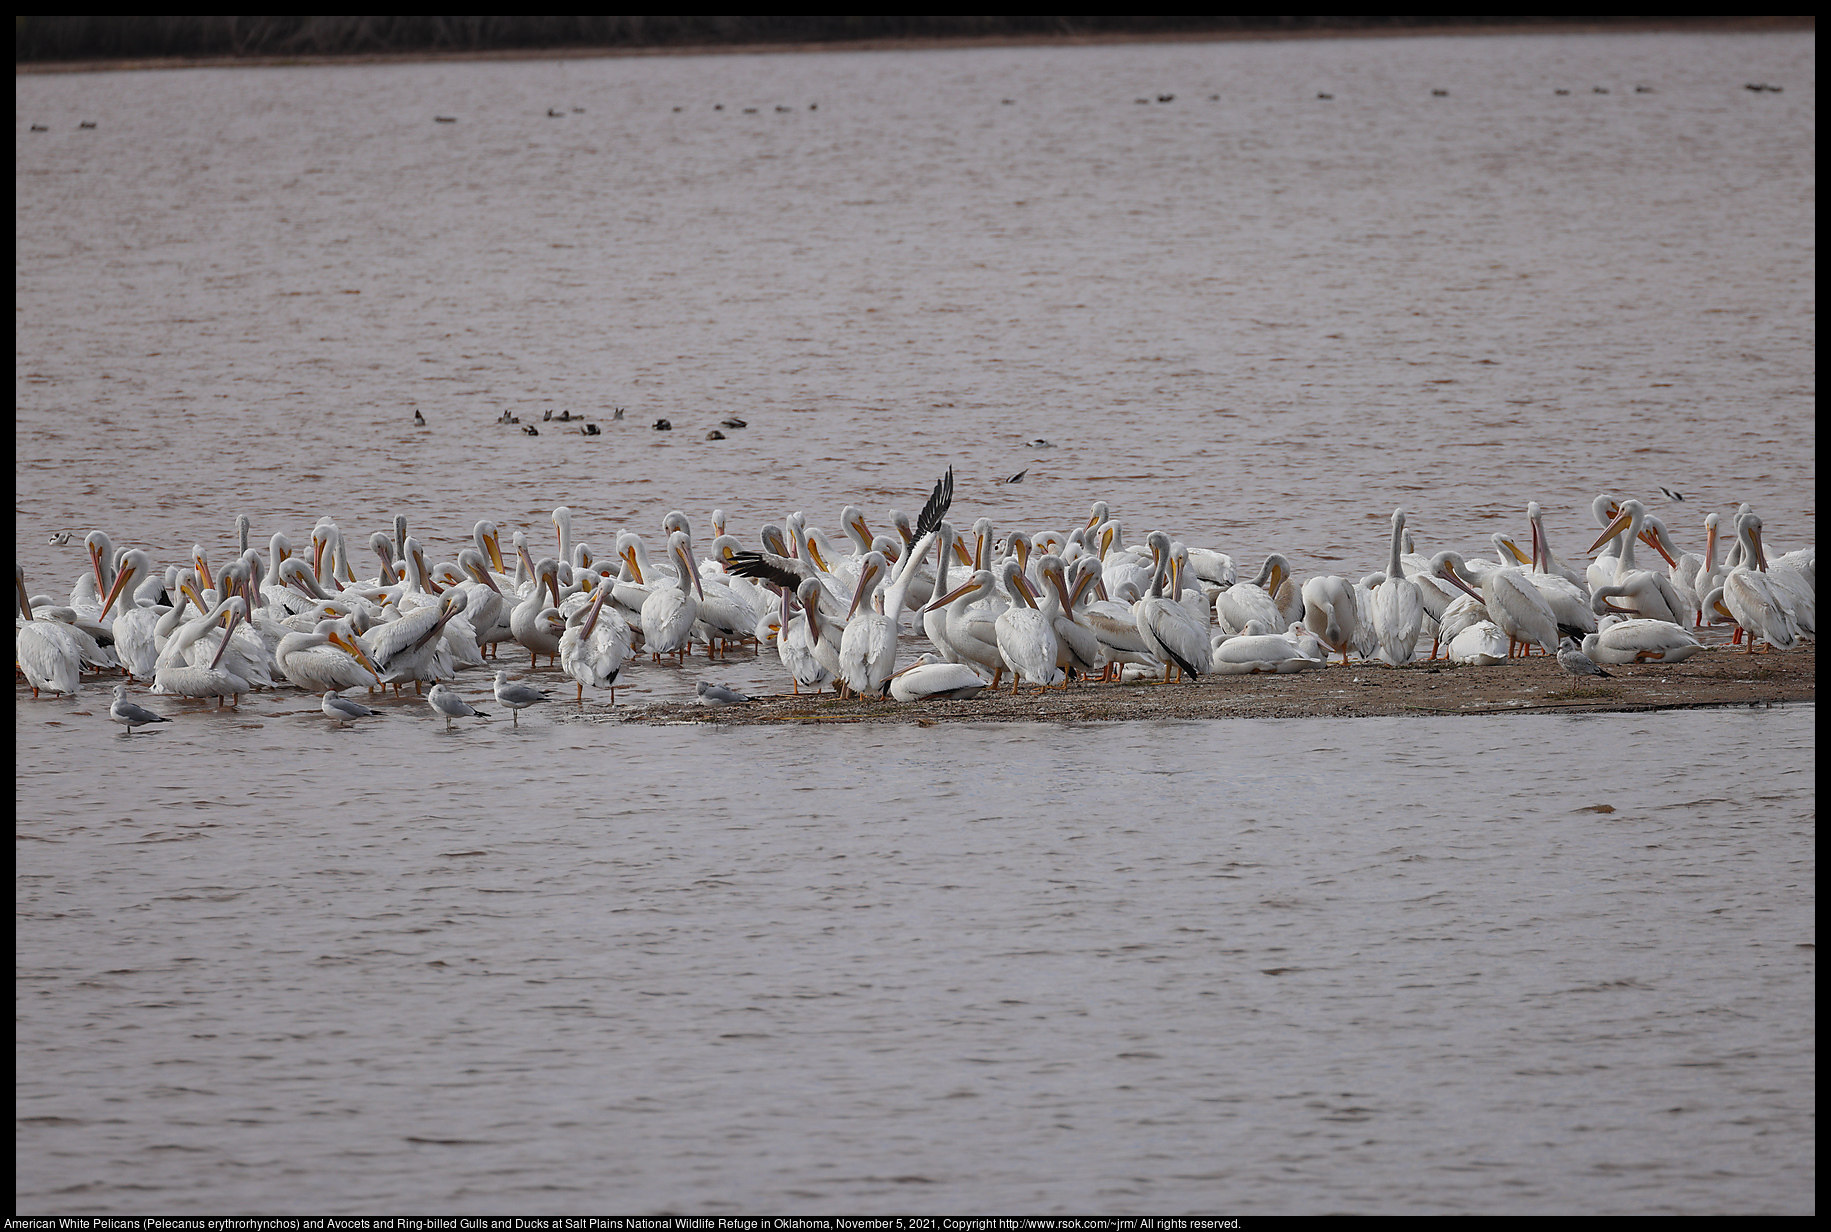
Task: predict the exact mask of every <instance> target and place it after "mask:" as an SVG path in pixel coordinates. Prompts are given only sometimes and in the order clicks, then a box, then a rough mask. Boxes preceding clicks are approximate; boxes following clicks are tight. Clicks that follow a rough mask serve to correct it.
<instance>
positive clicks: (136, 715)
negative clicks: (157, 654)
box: [108, 684, 171, 736]
mask: <svg viewBox="0 0 1831 1232" xmlns="http://www.w3.org/2000/svg"><path fill="white" fill-rule="evenodd" d="M108 717H109V718H110V719H112V720H113V721H115V722H116V723H119V724H120V725H121V726H122V727H125V728H126V729H127V734H128V735H130V736H131V735H133V734H134V728H136V727H145V726H146V725H147V724H148V723H170V722H171V720H170V719H168V718H166V717H165V716H164V715H162V714H159V713H158V712H156V711H152V710H148V709H147V708H146V707H145V706H139V705H135V704H134V703H133V702H130V701H128V700H127V686H126V685H124V684H117V685H116V686H115V687H114V703H113V704H112V705H110V706H109V707H108Z"/></svg>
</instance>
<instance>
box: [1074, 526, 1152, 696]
mask: <svg viewBox="0 0 1831 1232" xmlns="http://www.w3.org/2000/svg"><path fill="white" fill-rule="evenodd" d="M1090 564H1091V566H1092V577H1091V578H1090V579H1089V581H1091V583H1092V585H1093V588H1094V594H1095V595H1097V596H1098V597H1097V598H1094V599H1089V600H1088V601H1087V602H1085V603H1084V604H1082V605H1081V609H1080V615H1081V619H1082V620H1084V621H1086V623H1087V627H1088V628H1089V629H1092V630H1093V634H1094V636H1095V637H1097V638H1099V639H1100V654H1101V657H1102V658H1104V659H1105V660H1106V670H1105V671H1103V672H1101V673H1100V679H1101V681H1103V682H1106V681H1110V680H1112V679H1113V678H1114V676H1115V675H1116V674H1118V673H1120V672H1122V671H1123V670H1124V669H1125V667H1127V666H1135V667H1139V668H1145V669H1148V670H1149V673H1150V674H1151V675H1155V674H1156V673H1157V672H1158V670H1159V669H1161V668H1162V666H1163V665H1162V664H1161V663H1159V662H1158V661H1157V660H1156V659H1155V658H1153V657H1152V655H1151V652H1150V649H1149V648H1148V646H1147V645H1146V643H1145V640H1144V634H1142V633H1140V632H1139V631H1138V618H1137V616H1136V614H1135V613H1134V611H1133V609H1134V608H1136V607H1137V604H1138V600H1139V598H1140V597H1141V596H1140V595H1139V592H1138V590H1137V588H1136V587H1134V586H1133V585H1132V584H1131V583H1130V582H1127V583H1125V585H1124V587H1123V588H1122V589H1120V590H1119V591H1117V592H1115V593H1114V594H1113V595H1112V597H1111V598H1108V597H1107V595H1106V589H1105V587H1106V579H1105V576H1104V574H1103V573H1102V572H1101V570H1100V568H1099V561H1098V559H1097V558H1095V557H1087V558H1086V559H1085V560H1084V561H1083V562H1082V566H1081V567H1082V568H1088V567H1089V565H1090Z"/></svg>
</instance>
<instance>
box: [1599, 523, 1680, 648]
mask: <svg viewBox="0 0 1831 1232" xmlns="http://www.w3.org/2000/svg"><path fill="white" fill-rule="evenodd" d="M1646 516H1647V511H1646V506H1644V505H1642V504H1641V503H1640V502H1639V501H1637V500H1627V501H1623V502H1622V503H1621V512H1620V513H1619V514H1618V515H1616V517H1615V520H1614V521H1612V522H1610V523H1609V524H1608V526H1607V527H1605V528H1604V529H1603V531H1602V534H1601V536H1600V537H1599V538H1597V540H1596V541H1595V542H1594V543H1592V544H1590V547H1589V550H1590V551H1592V552H1593V551H1595V550H1596V549H1597V548H1599V547H1601V546H1602V545H1603V544H1605V543H1607V542H1609V541H1610V540H1611V539H1614V538H1616V537H1617V536H1620V537H1621V559H1620V561H1619V562H1618V563H1617V564H1616V566H1615V576H1614V578H1613V579H1612V580H1611V581H1610V582H1608V583H1607V584H1605V585H1603V586H1591V587H1590V598H1591V600H1592V602H1593V601H1594V600H1595V599H1596V598H1598V597H1599V592H1602V591H1606V592H1607V595H1606V597H1609V598H1615V597H1619V598H1622V599H1624V600H1625V602H1624V603H1621V604H1613V603H1611V604H1610V605H1609V607H1610V609H1611V610H1613V611H1618V612H1625V613H1630V614H1635V615H1640V616H1644V617H1646V618H1647V619H1649V620H1665V621H1670V622H1672V623H1673V624H1677V623H1678V622H1679V621H1681V620H1683V619H1685V617H1686V615H1687V614H1688V612H1689V609H1688V607H1687V606H1686V604H1685V601H1684V600H1683V599H1681V598H1679V596H1678V592H1677V591H1676V590H1674V589H1673V588H1672V582H1671V579H1670V578H1667V577H1662V576H1660V575H1659V574H1657V573H1654V572H1653V571H1652V570H1650V569H1642V568H1640V567H1639V566H1637V565H1636V564H1635V563H1634V541H1635V540H1636V539H1638V538H1640V536H1641V534H1642V533H1643V532H1644V530H1645V527H1646ZM1658 550H1659V551H1660V552H1661V554H1662V555H1663V554H1664V551H1665V549H1664V548H1659V549H1658Z"/></svg>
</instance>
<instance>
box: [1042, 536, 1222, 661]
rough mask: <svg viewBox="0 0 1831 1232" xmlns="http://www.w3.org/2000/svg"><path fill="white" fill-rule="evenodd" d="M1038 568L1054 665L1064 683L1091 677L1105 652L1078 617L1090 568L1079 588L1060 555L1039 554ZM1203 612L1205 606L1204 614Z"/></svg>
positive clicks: (1090, 584)
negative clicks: (1052, 637) (1052, 640)
mask: <svg viewBox="0 0 1831 1232" xmlns="http://www.w3.org/2000/svg"><path fill="white" fill-rule="evenodd" d="M1039 568H1040V570H1041V572H1042V575H1043V584H1044V587H1045V589H1044V592H1043V595H1044V601H1043V605H1042V611H1043V617H1044V619H1046V620H1048V622H1049V624H1050V626H1051V627H1052V628H1053V629H1054V630H1055V638H1056V643H1057V651H1056V659H1055V665H1056V666H1057V667H1059V668H1061V669H1062V671H1063V672H1064V673H1065V674H1066V675H1065V676H1064V680H1063V683H1064V684H1066V683H1067V680H1066V676H1079V677H1080V678H1081V679H1082V680H1091V679H1093V675H1094V673H1095V672H1097V671H1100V670H1102V668H1103V667H1104V663H1103V659H1104V655H1103V654H1102V653H1101V649H1100V639H1099V637H1098V636H1097V635H1095V633H1094V631H1093V630H1092V629H1091V628H1089V627H1088V626H1087V625H1085V624H1083V623H1081V621H1080V620H1079V618H1078V615H1077V612H1076V604H1077V602H1078V601H1079V600H1080V599H1081V598H1082V597H1084V596H1085V595H1086V594H1087V592H1088V591H1089V590H1091V589H1092V588H1093V583H1094V575H1093V573H1092V572H1091V571H1089V572H1088V573H1085V574H1082V575H1081V582H1080V586H1079V587H1078V589H1075V590H1070V589H1069V586H1068V571H1067V566H1066V565H1065V564H1064V563H1063V561H1062V558H1061V557H1060V556H1057V555H1055V554H1054V553H1053V552H1051V553H1049V554H1048V555H1046V556H1044V557H1043V558H1042V561H1041V563H1040V566H1039ZM1206 614H1207V613H1206V609H1204V611H1203V615H1206Z"/></svg>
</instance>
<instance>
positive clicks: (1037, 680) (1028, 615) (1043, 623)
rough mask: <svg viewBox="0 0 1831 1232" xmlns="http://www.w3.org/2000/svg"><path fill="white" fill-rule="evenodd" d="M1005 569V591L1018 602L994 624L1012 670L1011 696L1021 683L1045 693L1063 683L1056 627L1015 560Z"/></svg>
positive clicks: (1005, 565) (1008, 563)
mask: <svg viewBox="0 0 1831 1232" xmlns="http://www.w3.org/2000/svg"><path fill="white" fill-rule="evenodd" d="M1002 569H1003V573H1004V584H1005V589H1006V590H1007V591H1009V592H1010V593H1011V594H1012V595H1014V596H1015V597H1016V598H1017V599H1018V602H1017V603H1015V604H1013V605H1012V606H1011V608H1010V609H1009V610H1008V611H1006V612H1004V613H1003V614H1001V615H1000V616H999V617H998V619H997V620H996V621H994V622H993V629H994V630H995V634H996V636H997V638H998V653H999V655H1000V656H1001V657H1002V658H1003V659H1004V661H1005V664H1006V666H1008V667H1009V668H1010V669H1011V692H1012V693H1014V694H1015V693H1016V692H1017V685H1018V681H1019V680H1026V681H1028V682H1029V683H1031V684H1033V685H1036V686H1038V687H1039V688H1044V689H1047V688H1050V687H1052V686H1054V685H1056V684H1059V683H1061V682H1062V680H1063V679H1064V676H1063V673H1062V669H1061V668H1059V667H1057V666H1056V657H1057V653H1058V651H1059V650H1060V648H1061V647H1060V643H1059V642H1058V641H1057V639H1056V634H1055V628H1054V626H1053V625H1052V624H1051V623H1050V622H1049V620H1048V619H1047V618H1046V617H1045V616H1044V615H1043V613H1042V611H1041V609H1039V608H1038V607H1037V605H1036V598H1035V596H1034V595H1032V594H1031V592H1030V579H1029V578H1028V577H1027V576H1025V574H1024V570H1023V566H1022V565H1021V564H1020V563H1019V562H1018V561H1017V560H1016V559H1015V558H1006V560H1005V562H1004V565H1003V566H1002Z"/></svg>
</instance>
